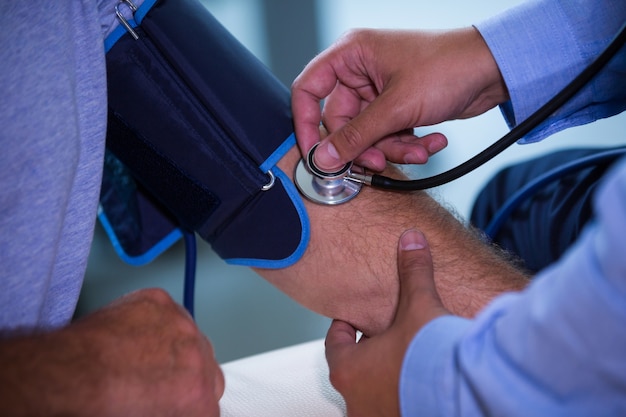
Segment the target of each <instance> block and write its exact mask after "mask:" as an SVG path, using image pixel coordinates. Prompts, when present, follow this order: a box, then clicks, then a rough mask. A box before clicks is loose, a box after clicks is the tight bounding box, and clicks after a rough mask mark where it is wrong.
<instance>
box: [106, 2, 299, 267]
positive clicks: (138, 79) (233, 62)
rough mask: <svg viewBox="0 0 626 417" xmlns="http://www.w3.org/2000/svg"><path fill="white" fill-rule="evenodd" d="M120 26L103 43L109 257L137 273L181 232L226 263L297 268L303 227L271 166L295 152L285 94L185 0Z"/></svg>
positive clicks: (289, 191)
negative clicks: (113, 255) (113, 250)
mask: <svg viewBox="0 0 626 417" xmlns="http://www.w3.org/2000/svg"><path fill="white" fill-rule="evenodd" d="M128 4H130V2H121V3H120V5H118V8H120V7H121V6H126V5H128ZM131 6H132V4H131ZM124 22H125V23H127V24H128V27H124V26H123V25H120V26H119V27H118V28H117V29H116V30H115V31H114V32H113V33H112V34H111V35H110V36H109V37H108V38H107V39H106V42H105V48H106V62H107V83H108V106H109V116H108V128H107V139H106V140H107V144H106V146H107V151H106V157H105V168H104V179H103V183H102V192H101V199H100V202H101V204H100V212H99V218H100V220H101V223H102V224H103V225H104V228H105V230H106V231H107V233H108V234H109V236H110V237H111V239H112V241H113V244H114V246H115V247H116V249H117V250H118V253H119V254H120V255H121V256H122V258H123V259H125V260H126V261H127V262H130V263H132V264H143V263H146V262H149V261H150V260H152V259H153V258H155V257H156V256H158V255H159V254H160V253H161V252H163V251H164V250H165V249H167V248H168V247H169V246H170V245H172V244H173V243H174V242H176V241H177V240H178V239H179V238H180V237H181V230H186V231H187V230H188V231H193V232H196V233H197V234H198V235H199V236H200V237H202V238H203V239H204V240H206V241H208V242H209V243H210V244H211V246H212V248H213V249H214V251H215V252H216V253H217V254H218V255H219V256H220V257H222V258H223V259H225V260H226V261H227V262H229V263H232V264H240V265H247V266H255V267H262V268H282V267H286V266H289V265H291V264H292V263H294V262H296V261H297V260H298V259H299V258H300V257H301V255H302V253H303V252H304V250H305V249H306V246H307V244H308V233H309V232H308V231H309V226H308V217H307V214H306V211H305V209H304V205H303V202H302V199H301V197H300V196H299V194H298V192H297V191H296V189H295V187H294V186H293V183H292V182H291V181H290V180H289V178H288V177H287V176H286V175H285V174H284V173H283V172H282V171H281V170H280V169H279V168H278V167H277V166H276V163H277V162H278V160H280V158H281V157H282V156H283V155H284V154H285V153H286V152H287V151H288V150H289V149H290V148H291V147H292V146H293V145H294V144H295V137H294V135H293V133H292V132H293V123H292V117H291V112H290V97H289V91H288V90H287V88H286V87H285V86H283V85H282V83H281V82H280V81H278V80H277V79H276V78H275V77H274V76H273V75H272V74H271V73H270V71H269V70H268V69H267V68H266V67H265V66H264V65H263V64H262V63H261V62H260V61H258V60H257V59H256V58H255V57H254V56H253V55H252V54H251V53H250V52H249V51H248V50H247V49H246V48H245V47H243V46H242V45H241V44H240V43H239V42H238V41H237V40H236V39H235V38H234V37H233V36H232V35H231V34H230V33H229V32H228V31H227V30H226V29H225V28H224V27H223V26H221V25H220V23H218V21H217V20H216V19H215V18H214V17H213V16H212V15H211V14H210V13H209V12H208V11H207V10H206V9H205V7H204V6H202V5H201V4H200V3H199V2H198V1H196V0H158V1H157V0H145V1H144V3H143V4H142V5H141V6H140V7H139V8H138V9H137V10H136V11H135V13H134V15H133V18H132V19H126V20H124ZM135 37H137V39H135Z"/></svg>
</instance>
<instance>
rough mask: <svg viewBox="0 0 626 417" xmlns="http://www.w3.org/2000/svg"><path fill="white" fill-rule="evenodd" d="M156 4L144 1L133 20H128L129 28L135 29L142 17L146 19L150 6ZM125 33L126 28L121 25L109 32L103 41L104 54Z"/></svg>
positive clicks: (151, 0)
mask: <svg viewBox="0 0 626 417" xmlns="http://www.w3.org/2000/svg"><path fill="white" fill-rule="evenodd" d="M156 2H157V0H144V2H143V3H142V4H141V6H139V7H138V8H137V11H136V12H135V13H134V15H133V18H132V19H130V20H127V22H128V24H129V25H130V27H132V28H135V27H137V26H138V25H140V24H141V21H142V20H143V19H144V17H146V15H147V14H148V12H149V11H150V9H151V8H152V6H154V3H156ZM125 33H126V28H125V27H124V26H122V25H121V24H118V26H117V27H116V28H115V29H114V30H113V32H111V33H110V34H109V36H107V37H106V39H105V40H104V53H107V52H109V50H110V49H111V48H112V47H113V45H115V43H116V42H117V41H119V40H120V38H121V37H122V36H124V34H125Z"/></svg>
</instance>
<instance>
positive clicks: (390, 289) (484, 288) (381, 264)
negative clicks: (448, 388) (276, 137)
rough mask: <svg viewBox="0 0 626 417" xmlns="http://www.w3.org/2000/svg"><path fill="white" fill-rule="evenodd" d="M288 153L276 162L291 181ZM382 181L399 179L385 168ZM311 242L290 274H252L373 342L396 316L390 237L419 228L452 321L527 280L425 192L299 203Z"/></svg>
mask: <svg viewBox="0 0 626 417" xmlns="http://www.w3.org/2000/svg"><path fill="white" fill-rule="evenodd" d="M299 159H300V153H299V152H298V150H297V148H296V147H294V148H293V149H291V150H290V151H289V153H288V154H287V155H285V156H284V157H283V158H282V160H281V161H280V163H279V167H280V168H281V169H282V170H283V171H285V172H286V173H287V174H288V175H290V176H291V177H293V171H294V167H295V165H296V163H297V161H298V160H299ZM385 174H386V175H391V176H395V177H401V174H400V173H399V172H398V171H397V170H394V169H392V168H389V169H388V170H387V172H386V173H385ZM305 206H306V208H307V211H308V214H309V217H310V222H311V240H310V243H309V246H308V248H307V250H306V252H305V254H304V256H303V257H302V259H301V260H300V261H298V262H297V263H296V264H295V265H292V266H291V267H288V268H284V269H278V270H269V269H256V271H257V272H258V273H259V274H260V275H261V276H263V277H264V278H265V279H267V280H268V281H269V282H271V283H272V284H274V285H275V286H276V287H278V288H279V289H281V290H282V291H284V292H285V293H286V294H288V295H289V296H290V297H292V298H293V299H295V300H296V301H298V302H299V303H301V304H302V305H304V306H305V307H307V308H310V309H311V310H313V311H316V312H317V313H320V314H323V315H325V316H328V317H331V318H335V319H340V320H343V321H346V322H348V323H350V324H352V325H353V326H354V327H356V328H358V329H360V330H362V331H363V332H364V333H365V334H369V335H373V334H376V333H379V332H380V331H382V330H384V329H385V328H387V326H388V325H389V323H391V320H392V318H393V314H394V312H395V310H396V303H397V298H398V289H399V284H398V272H397V259H396V258H397V257H396V247H397V241H398V236H400V235H401V234H402V232H403V231H405V230H407V229H409V228H418V229H420V230H421V231H422V232H423V233H424V234H425V236H426V238H427V239H428V241H429V243H430V246H431V251H432V255H433V261H434V265H435V267H434V268H435V281H436V285H437V290H438V292H439V294H440V295H441V298H442V300H443V303H444V305H445V306H446V308H448V309H449V310H450V311H451V312H453V313H454V314H458V315H461V316H468V317H469V316H473V315H474V314H475V313H476V312H477V311H479V310H480V309H481V308H482V307H483V306H484V305H485V304H486V303H487V302H489V301H490V300H491V299H492V298H493V297H495V296H496V295H498V294H500V293H501V292H503V291H507V290H518V289H521V288H523V287H524V286H525V285H526V283H527V279H526V277H525V276H524V274H522V273H521V272H520V271H518V270H516V269H515V268H514V267H513V266H511V265H510V264H509V263H508V262H506V261H505V260H504V259H503V258H502V257H501V256H500V255H498V254H497V253H495V251H494V250H493V249H492V248H490V247H488V246H487V245H485V244H484V243H482V242H481V241H480V240H479V239H478V238H477V237H475V236H474V235H473V233H471V232H470V231H468V230H467V229H466V228H465V227H464V226H463V225H462V224H461V223H460V222H458V221H457V220H456V219H455V218H454V216H452V215H451V214H450V213H449V212H448V211H447V210H445V209H444V208H442V207H441V206H440V205H439V204H438V203H437V202H435V201H434V200H433V199H432V198H431V197H429V196H428V195H427V194H426V193H425V192H413V193H403V194H400V193H394V192H389V191H382V190H378V189H375V188H372V187H363V189H362V191H361V193H360V194H359V195H358V196H357V197H356V198H354V199H353V200H351V201H349V202H348V203H345V204H342V205H339V206H323V205H318V204H314V203H311V202H309V201H308V200H305Z"/></svg>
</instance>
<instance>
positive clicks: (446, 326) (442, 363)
mask: <svg viewBox="0 0 626 417" xmlns="http://www.w3.org/2000/svg"><path fill="white" fill-rule="evenodd" d="M471 323H472V321H471V320H468V319H464V318H461V317H457V316H441V317H438V318H436V319H434V320H432V321H431V322H430V323H428V324H427V325H426V326H424V327H423V328H422V329H421V330H420V331H419V332H418V333H417V335H416V336H415V337H414V338H413V341H412V342H411V344H410V345H409V348H408V349H407V351H406V354H405V356H404V362H403V364H402V369H401V371H400V386H399V391H400V392H399V395H400V410H401V415H403V416H417V415H420V416H421V415H429V416H435V415H443V414H448V413H446V412H444V407H446V406H447V407H451V406H452V404H450V402H449V401H440V399H442V398H448V399H449V398H450V397H449V396H447V395H441V390H442V389H443V390H445V391H448V390H450V389H451V388H452V387H451V386H445V385H446V384H448V385H449V384H450V383H451V381H450V380H449V379H448V380H447V381H446V379H445V378H444V377H443V376H444V372H442V371H443V369H444V368H445V367H446V366H447V365H449V364H450V363H451V361H453V360H454V355H455V353H454V352H455V350H456V346H457V344H458V341H459V340H460V339H461V338H462V336H463V335H464V334H465V332H466V330H467V328H468V327H469V325H470V324H471Z"/></svg>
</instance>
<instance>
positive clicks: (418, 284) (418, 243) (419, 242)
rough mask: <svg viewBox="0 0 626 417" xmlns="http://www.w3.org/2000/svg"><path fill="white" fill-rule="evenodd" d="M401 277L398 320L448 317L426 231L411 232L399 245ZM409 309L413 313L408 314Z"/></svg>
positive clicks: (408, 232)
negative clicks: (408, 317)
mask: <svg viewBox="0 0 626 417" xmlns="http://www.w3.org/2000/svg"><path fill="white" fill-rule="evenodd" d="M398 275H399V277H400V299H399V303H398V311H397V313H396V318H398V317H400V316H401V315H402V314H405V313H408V316H410V317H413V318H417V317H416V316H418V317H420V318H421V319H422V320H418V321H420V322H421V321H423V320H425V321H428V320H430V319H431V318H434V317H435V316H439V315H442V314H446V313H447V311H446V310H445V308H444V307H443V304H442V302H441V299H440V298H439V294H438V293H437V288H436V286H435V280H434V270H433V261H432V256H431V253H430V247H429V245H428V241H427V240H426V237H425V236H424V235H423V234H422V232H420V231H418V230H416V229H411V230H407V231H406V232H404V233H403V234H402V236H401V237H400V241H399V243H398ZM407 310H410V312H408V311H407Z"/></svg>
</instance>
